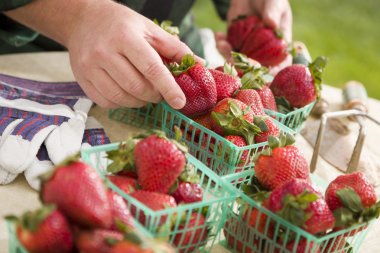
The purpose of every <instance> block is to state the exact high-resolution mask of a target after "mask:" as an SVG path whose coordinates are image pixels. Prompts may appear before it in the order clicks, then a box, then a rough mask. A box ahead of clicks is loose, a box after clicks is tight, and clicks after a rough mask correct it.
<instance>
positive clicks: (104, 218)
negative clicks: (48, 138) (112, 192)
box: [40, 160, 112, 228]
mask: <svg viewBox="0 0 380 253" xmlns="http://www.w3.org/2000/svg"><path fill="white" fill-rule="evenodd" d="M49 174H50V175H49V176H50V177H47V178H45V179H44V180H43V182H42V187H41V192H40V194H41V199H42V201H43V203H52V204H56V205H57V206H58V209H59V210H60V211H62V213H63V214H64V215H65V216H67V217H68V218H69V219H70V220H72V221H73V222H75V223H76V224H78V225H81V226H84V227H89V228H109V227H110V226H111V223H112V211H111V207H110V205H109V201H108V198H107V193H106V189H105V186H104V184H103V181H102V179H101V177H100V176H99V174H98V173H97V172H96V171H95V169H93V168H91V167H90V166H89V165H87V164H85V163H84V162H81V161H76V160H68V161H67V162H65V163H63V164H62V165H59V166H57V167H56V168H55V169H53V170H52V171H51V172H50V173H49ZM84 200H85V201H84Z"/></svg>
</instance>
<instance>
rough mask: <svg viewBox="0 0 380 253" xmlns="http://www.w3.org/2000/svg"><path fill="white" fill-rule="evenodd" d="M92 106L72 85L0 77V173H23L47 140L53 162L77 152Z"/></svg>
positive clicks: (77, 86) (76, 85)
mask: <svg viewBox="0 0 380 253" xmlns="http://www.w3.org/2000/svg"><path fill="white" fill-rule="evenodd" d="M91 105H92V102H91V101H90V100H89V99H88V98H86V97H85V94H84V92H83V91H82V89H81V88H80V86H79V85H78V84H77V83H75V82H70V83H45V82H37V81H32V80H25V79H21V78H16V77H11V76H7V75H2V74H0V115H1V118H0V136H1V137H0V138H1V139H0V169H1V170H3V171H7V172H9V173H10V174H11V175H12V174H13V175H14V174H16V175H17V174H19V173H21V172H23V171H24V170H25V169H26V168H27V167H29V166H30V165H31V163H32V162H33V161H34V159H35V157H36V154H37V152H38V150H39V149H40V147H41V144H42V143H43V142H44V141H45V140H46V139H47V137H48V136H49V141H48V143H46V147H47V151H48V153H49V157H50V158H51V159H52V161H53V162H59V161H61V158H62V156H66V155H69V154H73V153H75V152H78V151H79V149H80V146H81V140H82V137H83V132H84V128H85V121H86V119H87V113H88V111H89V109H90V108H91ZM68 144H70V145H68ZM3 173H4V172H3ZM7 178H8V180H6V181H7V183H9V182H8V181H9V178H11V177H9V176H8V177H7ZM0 181H1V180H0Z"/></svg>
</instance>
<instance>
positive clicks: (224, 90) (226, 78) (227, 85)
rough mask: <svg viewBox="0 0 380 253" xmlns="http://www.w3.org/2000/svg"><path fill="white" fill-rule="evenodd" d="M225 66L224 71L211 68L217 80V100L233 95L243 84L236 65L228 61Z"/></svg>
mask: <svg viewBox="0 0 380 253" xmlns="http://www.w3.org/2000/svg"><path fill="white" fill-rule="evenodd" d="M224 66H225V67H224V72H223V71H219V70H215V69H209V71H210V72H211V74H212V76H213V77H214V80H215V85H216V92H217V101H220V100H222V99H224V98H229V97H232V95H233V94H234V92H235V91H236V90H237V89H239V88H240V86H241V83H240V80H239V78H237V77H236V76H237V72H236V70H235V69H234V67H233V66H231V65H229V64H227V63H226V64H225V65H224Z"/></svg>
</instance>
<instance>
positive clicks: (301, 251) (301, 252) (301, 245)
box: [286, 239, 334, 253]
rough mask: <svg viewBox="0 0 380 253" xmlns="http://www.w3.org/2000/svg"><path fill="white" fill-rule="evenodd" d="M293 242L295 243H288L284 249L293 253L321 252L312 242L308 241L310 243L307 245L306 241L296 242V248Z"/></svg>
mask: <svg viewBox="0 0 380 253" xmlns="http://www.w3.org/2000/svg"><path fill="white" fill-rule="evenodd" d="M295 242H296V241H292V242H291V243H288V244H287V245H286V248H287V249H288V250H290V251H291V252H294V253H320V252H321V249H320V248H319V247H318V245H314V244H315V243H314V242H313V241H310V243H308V241H307V240H305V239H301V240H300V241H298V244H297V245H296V246H295ZM295 247H296V248H295ZM294 249H295V251H294ZM331 252H334V251H331Z"/></svg>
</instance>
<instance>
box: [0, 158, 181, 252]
mask: <svg viewBox="0 0 380 253" xmlns="http://www.w3.org/2000/svg"><path fill="white" fill-rule="evenodd" d="M41 186H42V188H41V192H40V200H41V201H42V206H41V207H40V208H38V209H37V210H33V211H28V212H26V213H25V214H23V215H22V216H20V217H16V216H11V215H10V216H7V217H6V221H7V226H8V232H9V252H10V253H28V252H30V253H32V252H34V253H56V252H62V253H66V252H67V253H71V252H109V253H119V252H151V253H154V252H156V253H158V252H167V253H174V252H176V251H175V249H174V248H173V247H171V246H170V245H169V244H168V243H166V242H163V241H158V240H154V239H153V236H152V235H151V234H150V233H149V231H147V230H146V229H145V228H144V227H143V226H142V225H141V224H139V222H138V221H137V220H136V219H135V218H134V217H133V216H132V214H131V212H130V210H129V209H128V206H127V204H126V203H125V201H124V199H123V197H122V196H120V195H119V194H118V193H117V192H115V191H113V189H112V188H110V187H108V186H107V185H105V184H104V182H103V179H102V178H101V176H100V175H99V174H98V173H97V171H96V170H95V169H94V168H92V167H90V166H89V165H88V164H86V163H84V162H82V161H80V160H78V157H76V158H70V159H68V160H67V161H65V162H63V163H62V164H61V165H59V166H57V167H55V168H54V169H52V170H51V171H50V172H49V173H48V174H46V175H45V176H44V178H43V180H42V185H41Z"/></svg>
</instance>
